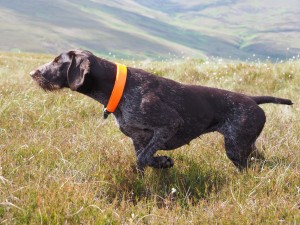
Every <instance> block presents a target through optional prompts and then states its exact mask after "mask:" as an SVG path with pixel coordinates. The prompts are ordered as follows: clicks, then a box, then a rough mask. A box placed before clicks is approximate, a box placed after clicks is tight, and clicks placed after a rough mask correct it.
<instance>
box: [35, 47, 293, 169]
mask: <svg viewBox="0 0 300 225" xmlns="http://www.w3.org/2000/svg"><path fill="white" fill-rule="evenodd" d="M30 75H31V76H32V78H33V79H34V80H35V81H37V83H38V84H39V85H40V86H41V87H42V88H43V89H45V90H50V91H52V90H57V89H61V88H65V87H67V88H70V89H71V90H73V91H77V92H80V93H82V94H85V95H87V96H89V97H91V98H93V99H95V100H96V101H98V102H100V103H101V104H103V105H104V106H106V105H107V103H108V100H109V97H110V95H111V92H112V88H113V86H114V82H115V76H116V64H114V63H112V62H109V61H107V60H104V59H101V58H98V57H96V56H95V55H93V54H92V53H91V52H89V51H85V50H73V51H69V52H65V53H62V54H60V55H59V56H58V57H56V58H55V59H54V60H53V61H52V62H49V63H47V64H45V65H43V66H41V67H39V68H38V69H37V70H34V71H32V72H31V73H30ZM263 103H277V104H286V105H291V104H292V102H291V101H290V100H288V99H281V98H275V97H270V96H257V97H251V96H247V95H243V94H239V93H234V92H230V91H226V90H220V89H216V88H209V87H203V86H196V85H184V84H180V83H178V82H175V81H173V80H169V79H166V78H163V77H159V76H155V75H152V74H150V73H148V72H146V71H144V70H141V69H135V68H131V67H128V76H127V83H126V86H125V90H124V94H123V97H122V99H121V102H120V104H119V106H118V108H117V110H116V111H115V112H114V113H113V114H114V116H115V118H116V120H117V122H118V124H119V127H120V130H121V131H122V132H123V133H124V134H125V135H127V136H129V137H130V138H131V139H132V141H133V145H134V148H135V153H136V158H137V168H138V169H139V170H141V171H142V170H143V169H144V168H145V167H146V166H151V167H154V168H169V167H172V166H173V160H172V159H171V158H169V157H167V156H154V154H155V153H156V151H157V150H172V149H175V148H178V147H180V146H182V145H185V144H188V143H189V142H190V141H191V140H193V139H194V138H196V137H198V136H200V135H201V134H205V133H208V132H213V131H217V132H220V133H221V134H223V135H224V139H225V149H226V154H227V156H228V158H229V159H230V160H231V161H232V162H233V163H234V165H235V166H237V167H238V168H239V169H240V170H242V169H244V168H246V167H247V163H248V161H247V159H248V157H249V155H250V154H251V153H252V152H253V151H254V150H255V141H256V139H257V137H258V136H259V134H260V133H261V131H262V129H263V127H264V124H265V121H266V117H265V114H264V111H263V110H262V109H261V108H260V107H259V106H258V104H263Z"/></svg>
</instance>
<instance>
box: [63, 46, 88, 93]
mask: <svg viewBox="0 0 300 225" xmlns="http://www.w3.org/2000/svg"><path fill="white" fill-rule="evenodd" d="M69 56H70V57H71V58H72V60H71V63H70V66H69V68H68V73H67V79H68V84H69V87H70V89H71V90H72V91H76V90H77V89H78V88H79V87H80V86H81V85H82V84H83V82H84V79H85V77H86V75H87V74H88V73H89V72H90V61H89V60H88V58H87V56H85V55H82V54H76V53H75V52H73V51H72V52H70V53H69Z"/></svg>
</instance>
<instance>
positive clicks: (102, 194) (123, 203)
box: [0, 53, 300, 224]
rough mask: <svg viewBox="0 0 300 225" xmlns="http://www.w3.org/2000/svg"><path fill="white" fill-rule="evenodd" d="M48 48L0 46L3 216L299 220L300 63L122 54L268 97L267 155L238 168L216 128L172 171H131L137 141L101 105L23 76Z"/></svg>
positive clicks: (93, 220) (102, 220) (185, 151)
mask: <svg viewBox="0 0 300 225" xmlns="http://www.w3.org/2000/svg"><path fill="white" fill-rule="evenodd" d="M50 59H52V56H48V55H35V54H16V53H9V54H8V53H1V54H0V116H1V120H0V223H1V224H299V223H300V209H299V207H300V179H299V176H300V147H299V135H300V123H299V116H300V102H299V97H298V96H299V92H300V88H299V84H300V76H299V74H300V62H299V61H293V60H290V61H287V62H284V63H278V64H271V63H265V64H264V63H259V62H253V63H252V62H251V63H239V62H224V61H206V62H205V61H203V60H198V59H189V60H188V59H182V60H181V61H165V62H146V61H143V62H125V63H126V64H127V65H131V66H136V67H140V68H143V69H145V70H147V71H151V72H153V73H155V74H157V75H160V76H166V77H169V78H172V79H175V80H177V81H181V82H184V83H192V84H202V85H207V86H214V87H219V88H226V89H229V90H233V91H239V92H243V93H248V94H252V95H260V94H262V95H263V94H270V95H274V96H280V97H286V98H290V99H292V100H293V101H294V103H295V104H294V106H292V107H289V106H282V105H281V106H279V105H273V104H269V105H263V106H262V107H263V108H264V110H265V111H266V115H267V123H266V126H265V128H264V130H263V133H262V134H261V136H260V138H259V139H258V141H257V146H258V148H259V149H260V150H261V151H262V152H263V153H264V154H265V155H266V161H254V162H253V166H252V167H251V168H250V169H249V170H248V172H245V173H239V172H237V170H236V169H235V168H234V166H233V165H232V164H231V162H230V161H229V159H228V158H227V157H226V155H225V151H224V147H223V138H222V136H221V135H219V134H218V133H212V134H208V135H204V136H201V138H198V139H197V140H194V141H193V142H191V144H190V145H186V146H184V147H182V148H180V149H177V150H175V151H170V152H159V154H167V155H169V156H171V157H172V158H174V160H175V166H174V167H173V168H172V169H169V170H155V169H151V168H148V169H147V170H146V173H145V177H144V178H141V177H139V176H138V175H137V174H136V173H135V170H134V165H135V156H134V150H133V146H132V144H131V141H130V139H128V138H127V137H125V136H124V135H123V134H122V133H121V132H120V131H119V130H118V128H117V126H116V125H115V121H114V119H113V118H112V117H110V118H109V119H107V120H103V119H102V111H101V110H102V106H101V105H99V104H98V103H97V102H95V101H93V100H91V99H89V98H87V97H85V96H82V95H80V94H78V93H74V92H71V91H70V90H63V91H61V92H55V93H46V92H43V91H42V90H41V89H39V88H38V87H37V86H36V85H35V84H34V83H33V81H32V80H31V78H30V77H29V75H28V73H29V72H30V71H31V70H32V69H34V68H36V67H37V66H38V65H40V64H43V63H45V62H47V61H49V60H50Z"/></svg>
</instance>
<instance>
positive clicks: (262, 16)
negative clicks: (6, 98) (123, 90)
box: [0, 0, 300, 60]
mask: <svg viewBox="0 0 300 225" xmlns="http://www.w3.org/2000/svg"><path fill="white" fill-rule="evenodd" d="M0 19H1V25H0V33H1V35H0V50H1V51H22V52H38V53H55V54H56V53H58V52H61V51H62V50H66V49H70V48H78V47H81V48H86V49H90V50H93V51H94V52H97V53H98V54H101V55H111V56H114V55H115V56H116V57H118V58H122V57H130V58H132V57H134V58H146V57H156V58H157V57H158V56H161V57H169V56H170V55H176V56H177V57H181V56H183V55H184V56H204V55H205V56H215V57H224V58H234V59H244V60H245V59H248V58H249V59H252V57H253V55H255V57H259V58H262V59H266V58H267V57H270V58H272V59H274V60H276V58H280V59H287V58H289V57H292V56H294V55H298V54H299V53H300V38H299V37H300V26H299V21H300V2H299V1H297V0H287V1H284V2H282V1H275V2H274V1H271V0H266V1H259V0H245V1H236V0H225V1H221V0H208V1H196V0H191V1H189V2H188V3H186V2H183V1H179V0H166V1H160V0H155V1H149V0H110V1H108V0H101V1H100V0H87V1H79V0H72V1H70V0H53V1H46V0H40V1H35V0H26V1H23V0H14V1H5V0H1V1H0Z"/></svg>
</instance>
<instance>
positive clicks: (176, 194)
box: [118, 161, 226, 206]
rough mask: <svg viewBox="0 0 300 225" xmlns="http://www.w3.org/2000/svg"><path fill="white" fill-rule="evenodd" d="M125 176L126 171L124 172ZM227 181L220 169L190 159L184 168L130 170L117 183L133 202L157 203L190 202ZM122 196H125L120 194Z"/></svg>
mask: <svg viewBox="0 0 300 225" xmlns="http://www.w3.org/2000/svg"><path fill="white" fill-rule="evenodd" d="M123 175H125V174H123ZM225 183H226V176H225V175H224V174H223V173H222V171H220V170H215V169H213V168H211V167H209V166H208V165H206V166H203V165H202V164H198V163H196V162H194V161H189V162H188V164H186V165H185V166H184V168H182V167H179V166H174V167H173V168H170V169H151V168H147V170H146V173H145V174H144V176H141V175H138V174H136V173H132V175H128V174H127V176H126V175H125V177H123V179H121V180H120V183H119V184H118V186H119V187H121V188H122V189H123V193H124V191H125V192H127V193H128V196H127V199H128V200H130V201H132V202H133V203H137V202H139V201H141V200H143V199H144V200H145V199H146V200H153V198H155V202H156V203H157V204H158V205H160V206H166V205H168V204H169V205H172V204H175V203H179V204H180V205H189V204H193V203H197V202H199V200H201V199H206V198H208V197H209V196H210V195H211V194H212V193H218V192H219V191H220V190H221V189H222V187H223V185H224V184H225ZM122 198H123V199H124V195H122Z"/></svg>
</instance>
